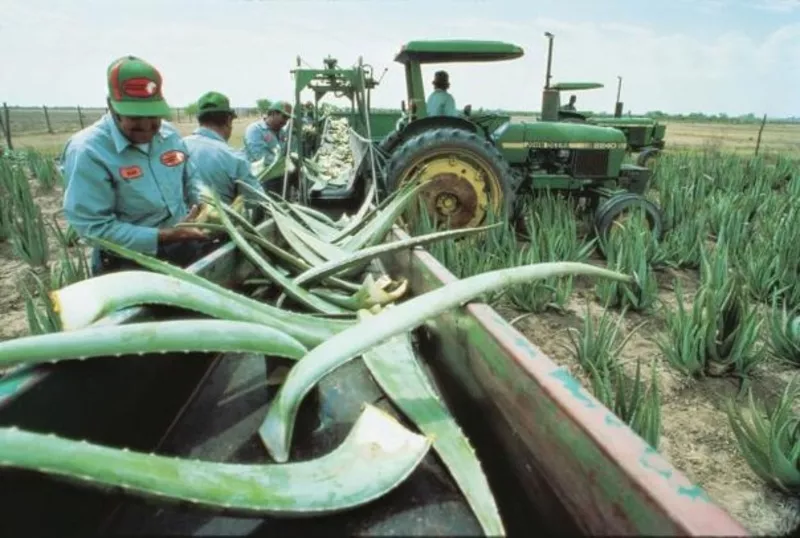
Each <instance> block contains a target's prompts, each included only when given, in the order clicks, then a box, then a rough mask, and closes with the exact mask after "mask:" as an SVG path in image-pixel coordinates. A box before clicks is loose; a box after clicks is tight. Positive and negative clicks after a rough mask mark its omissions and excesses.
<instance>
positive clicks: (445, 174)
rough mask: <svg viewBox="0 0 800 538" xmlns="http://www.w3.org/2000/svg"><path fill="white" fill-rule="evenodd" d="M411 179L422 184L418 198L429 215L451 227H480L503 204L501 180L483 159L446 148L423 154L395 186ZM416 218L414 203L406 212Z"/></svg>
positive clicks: (413, 218) (496, 212) (498, 210)
mask: <svg viewBox="0 0 800 538" xmlns="http://www.w3.org/2000/svg"><path fill="white" fill-rule="evenodd" d="M412 178H416V180H417V181H419V182H420V183H423V184H427V185H426V186H424V187H422V189H421V190H420V193H419V200H420V201H422V204H423V205H424V206H425V208H426V209H427V212H428V215H429V217H430V218H431V219H432V220H434V221H435V222H437V223H441V224H447V223H448V222H449V227H450V228H463V227H474V226H479V225H480V224H481V223H483V221H484V220H485V219H486V216H487V214H488V213H489V212H490V211H493V212H494V213H495V214H498V213H499V212H500V210H501V207H502V203H503V189H502V187H501V180H500V178H499V177H497V175H496V174H495V173H494V171H493V170H492V167H491V166H490V165H489V163H487V162H486V161H485V160H484V159H482V158H480V157H477V156H474V155H473V154H470V153H467V152H460V151H458V150H454V149H451V148H448V149H446V150H444V149H443V150H440V151H436V152H433V153H430V154H428V155H426V156H425V157H424V158H422V159H420V160H419V161H418V162H416V163H414V165H413V166H411V167H409V168H408V170H407V171H406V172H405V173H403V175H402V177H401V180H400V182H399V183H398V185H401V186H402V185H404V184H406V183H407V182H408V181H409V180H411V179H412ZM407 214H408V217H409V218H410V219H411V220H412V221H416V220H417V217H418V215H417V206H416V204H414V203H412V204H411V206H410V208H409V210H408V211H407Z"/></svg>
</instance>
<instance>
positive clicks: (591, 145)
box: [500, 141, 627, 149]
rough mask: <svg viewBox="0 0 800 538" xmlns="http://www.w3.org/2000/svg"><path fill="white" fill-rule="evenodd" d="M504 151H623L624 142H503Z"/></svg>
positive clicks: (625, 145)
mask: <svg viewBox="0 0 800 538" xmlns="http://www.w3.org/2000/svg"><path fill="white" fill-rule="evenodd" d="M500 145H501V146H502V147H503V148H504V149H526V148H532V149H625V148H626V147H627V144H626V143H625V142H541V141H531V142H503V143H501V144H500Z"/></svg>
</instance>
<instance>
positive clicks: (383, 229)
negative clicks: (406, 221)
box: [341, 183, 425, 252]
mask: <svg viewBox="0 0 800 538" xmlns="http://www.w3.org/2000/svg"><path fill="white" fill-rule="evenodd" d="M412 184H413V183H412ZM424 186H425V183H417V184H414V186H413V187H410V188H408V190H407V191H406V192H404V193H403V194H402V195H400V196H398V197H397V198H396V199H395V200H394V201H393V202H392V203H391V204H389V205H388V206H387V207H386V209H384V210H383V211H380V212H378V213H377V214H376V215H375V218H374V219H373V220H372V221H370V222H369V224H367V225H366V226H365V227H364V228H362V229H361V231H359V232H358V233H357V234H355V235H353V236H351V237H350V238H349V239H348V240H347V241H346V242H345V243H343V244H342V245H341V248H343V249H345V250H347V251H350V252H355V251H357V250H359V249H362V248H364V247H370V246H372V245H374V244H376V243H378V242H380V241H382V240H383V238H384V237H385V236H386V234H387V233H389V230H391V229H392V226H394V223H395V221H396V220H397V219H398V217H400V215H402V214H403V211H405V209H406V206H407V205H408V204H409V203H410V202H411V200H412V199H414V196H416V194H417V192H418V191H419V190H420V189H422V187H424Z"/></svg>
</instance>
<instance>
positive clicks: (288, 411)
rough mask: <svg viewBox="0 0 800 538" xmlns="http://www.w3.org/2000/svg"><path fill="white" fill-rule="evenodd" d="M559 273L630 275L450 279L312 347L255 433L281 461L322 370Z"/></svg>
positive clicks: (549, 268)
mask: <svg viewBox="0 0 800 538" xmlns="http://www.w3.org/2000/svg"><path fill="white" fill-rule="evenodd" d="M561 275H585V276H594V277H599V278H610V279H616V280H620V281H630V279H631V277H629V276H627V275H623V274H621V273H617V272H614V271H610V270H608V269H603V268H600V267H595V266H592V265H588V264H582V263H574V262H562V263H542V264H536V265H529V266H523V267H515V268H513V269H501V270H497V271H490V272H487V273H483V274H480V275H476V276H472V277H469V278H465V279H463V280H459V281H456V282H452V283H450V284H447V285H445V286H442V287H441V288H439V289H437V290H434V291H431V292H428V293H426V294H424V295H419V296H416V297H414V298H412V299H410V300H408V301H406V302H404V303H403V304H401V305H399V306H397V307H396V308H394V309H392V311H391V312H386V311H384V312H381V313H380V314H378V315H376V316H374V317H372V318H369V319H366V320H362V321H361V322H360V323H357V324H356V325H354V326H353V327H350V328H349V329H346V330H344V331H342V332H340V333H338V334H337V335H335V336H333V337H332V338H330V339H328V340H326V341H325V342H324V343H322V344H320V345H319V346H317V347H316V348H314V349H312V350H311V351H310V352H309V353H308V354H307V355H306V356H305V357H303V359H301V360H300V361H298V363H297V364H296V365H295V366H294V367H293V368H292V370H291V371H290V372H289V375H288V377H287V378H286V383H285V384H284V385H283V386H282V387H281V390H280V391H279V392H278V394H277V396H276V397H275V400H274V401H273V403H272V405H271V406H270V408H269V411H268V412H267V416H266V418H265V420H264V422H263V424H262V425H261V427H260V428H259V435H260V437H261V440H262V441H263V442H264V445H265V446H266V448H267V450H268V451H269V452H270V454H271V455H272V457H273V458H274V459H275V460H276V461H286V460H287V458H288V457H289V452H288V451H289V445H290V443H291V438H292V433H293V429H294V421H295V418H296V416H297V410H298V408H299V405H300V402H301V401H302V399H303V397H304V396H305V395H306V394H307V393H308V391H309V390H311V388H312V387H313V386H314V385H315V384H316V383H317V382H319V380H320V379H322V377H324V376H325V375H326V374H327V373H328V372H330V371H332V370H334V369H335V368H337V367H339V366H341V365H342V364H344V363H346V362H347V361H348V360H350V359H352V358H354V357H355V356H357V355H358V354H359V353H362V352H364V351H366V350H368V349H369V348H370V347H371V346H373V345H375V344H377V343H379V342H381V341H383V340H384V339H386V338H390V337H392V336H395V335H397V334H400V333H402V332H405V331H408V330H410V329H413V328H415V327H418V326H419V325H421V324H422V323H424V322H425V320H427V319H429V318H432V317H435V316H436V315H438V314H440V313H442V312H444V311H446V310H448V309H450V308H453V307H456V306H459V305H461V304H463V303H466V302H468V301H470V300H472V299H473V298H474V297H476V296H480V295H481V294H483V293H486V292H488V291H492V290H499V289H504V288H506V287H508V286H511V285H513V284H517V283H520V282H526V281H529V280H533V279H541V278H551V277H557V276H561Z"/></svg>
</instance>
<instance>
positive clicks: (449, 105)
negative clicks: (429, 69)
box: [425, 71, 472, 117]
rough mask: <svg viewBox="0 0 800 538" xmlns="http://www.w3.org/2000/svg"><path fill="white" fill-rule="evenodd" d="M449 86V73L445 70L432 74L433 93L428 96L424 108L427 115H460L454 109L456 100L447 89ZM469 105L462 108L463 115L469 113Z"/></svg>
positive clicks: (470, 107)
mask: <svg viewBox="0 0 800 538" xmlns="http://www.w3.org/2000/svg"><path fill="white" fill-rule="evenodd" d="M449 88H450V75H448V74H447V71H437V72H436V73H434V75H433V93H431V94H430V96H428V101H427V103H426V106H425V108H426V110H427V112H428V116H454V117H461V113H459V112H458V110H456V100H455V99H453V96H452V95H450V93H449V92H448V91H447V90H448V89H449ZM471 109H472V106H471V105H467V106H466V107H465V108H464V115H469V113H470V111H471Z"/></svg>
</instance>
